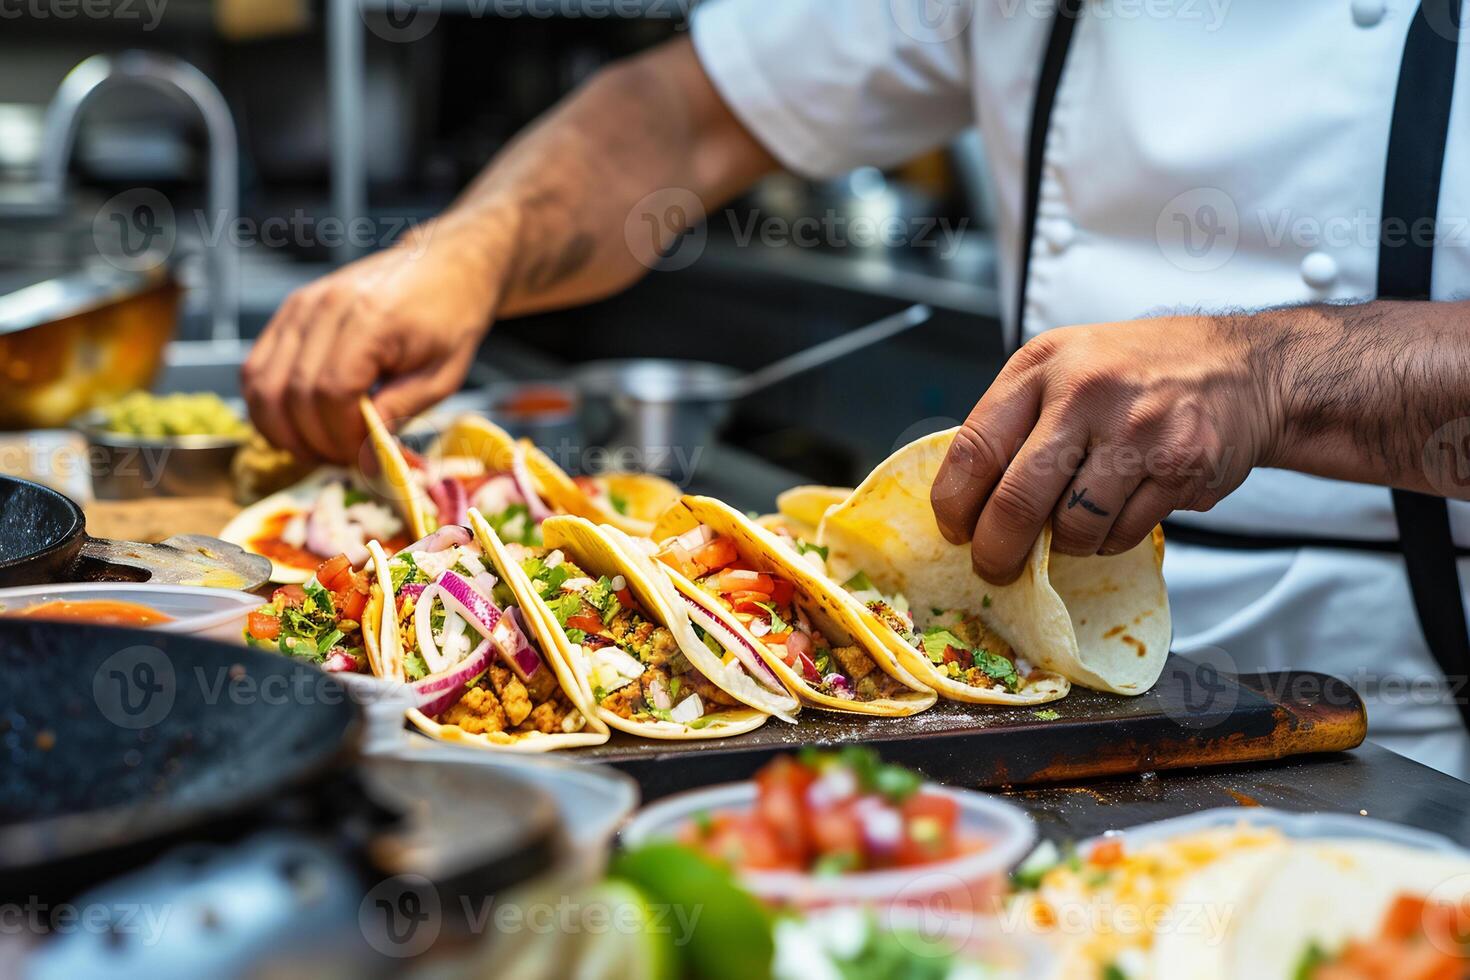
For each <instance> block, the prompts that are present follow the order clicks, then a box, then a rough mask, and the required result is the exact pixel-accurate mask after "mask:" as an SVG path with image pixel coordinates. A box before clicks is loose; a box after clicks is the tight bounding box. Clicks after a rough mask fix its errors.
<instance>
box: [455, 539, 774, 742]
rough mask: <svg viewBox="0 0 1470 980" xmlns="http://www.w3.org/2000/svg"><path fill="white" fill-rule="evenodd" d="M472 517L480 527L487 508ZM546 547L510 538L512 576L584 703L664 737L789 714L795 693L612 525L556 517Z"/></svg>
mask: <svg viewBox="0 0 1470 980" xmlns="http://www.w3.org/2000/svg"><path fill="white" fill-rule="evenodd" d="M470 520H471V521H472V522H474V523H475V526H476V527H477V528H478V527H479V521H480V518H479V515H477V514H476V513H474V512H473V511H472V512H471V515H470ZM542 531H543V535H544V538H545V547H543V548H516V547H508V548H507V556H508V562H507V567H508V569H509V574H508V576H507V580H508V581H509V582H510V585H511V588H512V589H513V590H515V591H516V592H517V593H518V595H519V597H520V601H521V604H522V606H523V607H526V608H534V609H535V610H536V613H537V615H538V616H539V617H540V619H541V621H542V623H543V625H544V627H545V629H546V631H547V632H548V633H550V634H551V635H552V637H553V640H554V642H555V645H556V649H557V651H558V653H559V654H560V656H561V657H562V659H563V661H564V662H565V663H566V664H567V665H569V666H570V668H571V671H572V673H573V674H574V675H575V676H576V678H577V682H578V683H579V685H580V688H581V693H582V696H583V697H584V699H585V700H586V702H587V703H588V704H590V705H593V706H594V712H595V713H596V714H597V716H598V717H599V718H601V719H602V720H603V721H604V722H606V723H607V724H608V725H610V726H611V727H613V728H617V729H620V730H622V731H625V732H630V733H632V734H634V735H643V736H645V737H648V738H662V739H702V738H723V737H726V736H729V735H738V734H741V733H743V732H748V731H751V730H752V729H755V728H758V727H760V726H761V725H762V724H764V723H765V721H766V719H767V718H768V717H769V712H778V713H780V714H783V715H785V716H786V717H787V718H788V719H789V718H790V715H791V714H792V713H793V712H794V711H795V709H796V706H797V705H796V701H795V699H794V698H792V697H791V695H790V694H789V693H788V692H786V691H784V690H780V691H779V692H778V690H775V689H773V688H779V685H778V684H774V685H770V686H765V685H762V684H760V683H758V682H757V681H756V680H755V679H754V678H752V677H751V675H750V674H748V673H746V672H745V668H744V667H743V666H742V665H741V663H740V661H739V658H738V657H737V656H736V655H735V654H733V653H732V652H731V651H728V650H725V649H723V648H721V649H719V652H718V653H717V652H716V649H715V648H717V647H720V644H719V643H718V642H717V641H715V640H714V639H713V638H712V637H711V636H710V634H708V633H706V634H704V635H703V636H701V635H700V634H697V633H696V632H695V630H694V627H693V626H692V625H691V623H690V621H689V617H688V615H687V614H686V613H685V612H684V611H683V609H682V608H678V609H676V608H673V607H672V606H671V605H670V604H669V602H668V600H667V597H666V594H665V593H664V592H661V591H660V590H659V588H658V587H657V585H656V584H655V581H654V580H653V579H652V578H651V577H650V576H649V574H648V572H649V571H650V569H649V568H647V567H646V566H643V565H640V563H638V562H636V561H634V560H632V559H630V557H629V555H628V554H627V553H626V552H625V551H624V550H623V548H622V547H620V546H619V545H618V544H617V543H615V542H614V540H613V539H612V538H610V537H609V535H608V533H606V531H605V530H604V529H600V528H598V527H597V526H596V525H594V524H592V523H591V522H590V521H588V520H586V519H584V518H580V517H569V516H563V517H554V518H551V519H550V520H548V521H547V522H546V523H545V525H544V526H543V528H542Z"/></svg>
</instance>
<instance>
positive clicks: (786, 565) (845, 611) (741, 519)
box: [654, 495, 937, 717]
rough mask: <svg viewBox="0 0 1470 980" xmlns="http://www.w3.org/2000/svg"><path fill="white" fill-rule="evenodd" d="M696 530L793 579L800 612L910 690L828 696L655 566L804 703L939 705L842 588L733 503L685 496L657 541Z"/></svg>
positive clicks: (878, 707)
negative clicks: (728, 541) (863, 697)
mask: <svg viewBox="0 0 1470 980" xmlns="http://www.w3.org/2000/svg"><path fill="white" fill-rule="evenodd" d="M699 524H706V525H708V526H709V527H710V528H712V529H713V530H714V531H715V532H716V533H718V534H723V535H725V536H727V537H729V538H732V539H733V540H734V541H735V543H736V547H737V548H738V549H739V551H740V557H741V558H742V559H743V560H744V561H745V562H746V563H748V564H750V565H751V566H752V567H753V568H755V569H757V570H759V571H762V572H765V573H768V574H773V575H778V576H780V577H781V578H785V579H788V580H790V581H791V583H792V585H793V586H795V589H796V597H797V601H798V602H799V603H800V605H801V608H802V611H803V612H805V613H806V615H807V618H808V619H810V620H811V621H812V624H813V625H815V626H816V627H817V628H818V629H819V630H821V631H822V634H823V635H824V636H826V637H827V638H828V639H829V640H831V641H832V642H833V643H836V644H839V645H842V646H846V645H848V644H855V645H857V646H859V647H862V648H863V650H864V651H865V652H866V653H867V654H868V655H869V656H870V657H872V658H873V660H874V662H875V663H877V665H878V669H879V670H882V671H883V672H884V673H885V674H887V675H888V676H890V677H892V678H893V679H894V680H897V681H898V682H899V683H901V684H903V685H904V686H905V687H907V688H909V690H910V692H911V693H909V694H905V695H902V696H900V697H897V698H882V699H878V700H873V701H848V700H844V699H842V698H835V697H832V696H830V695H827V694H823V693H821V692H820V691H818V690H816V689H815V688H813V687H812V686H811V685H810V684H808V683H807V682H806V681H805V680H804V679H803V678H802V676H801V675H800V674H799V673H797V672H796V671H795V670H793V669H792V668H790V667H788V666H787V665H786V663H785V662H783V661H782V660H781V658H779V657H776V656H772V655H770V654H769V653H768V652H767V650H766V646H765V644H764V643H762V642H761V641H760V640H759V639H758V638H756V637H755V636H753V635H751V633H750V631H749V630H747V629H746V628H745V626H744V625H742V624H741V623H740V622H739V621H738V620H736V619H735V618H734V617H733V616H731V615H730V614H729V613H728V612H727V611H726V610H725V609H724V607H723V606H722V605H721V604H720V603H718V602H714V601H712V600H711V597H710V596H708V595H707V594H705V592H704V590H702V589H700V588H699V586H697V585H695V584H694V583H693V582H691V581H689V580H688V579H687V578H685V577H684V576H683V575H680V574H679V573H678V572H676V571H674V570H673V569H671V568H666V567H664V566H662V565H659V566H658V567H659V569H660V570H661V571H663V572H664V574H666V575H667V576H668V578H669V580H670V581H672V582H673V583H674V585H675V586H676V587H677V588H678V589H679V591H680V592H682V593H684V594H685V595H686V596H688V597H689V598H691V599H693V600H694V601H696V602H698V603H699V604H700V605H701V606H703V607H704V608H705V609H707V610H709V611H710V612H711V613H713V614H714V615H715V616H717V617H718V618H719V619H720V621H721V622H723V623H724V624H725V625H726V626H728V627H729V628H730V629H732V630H733V631H735V632H736V633H738V634H739V635H740V636H742V637H743V638H745V639H746V640H747V642H749V643H750V644H751V645H752V646H754V647H755V649H756V650H758V651H760V653H761V655H762V657H763V659H764V660H765V662H766V663H767V664H768V665H769V666H770V667H771V669H772V670H773V671H775V672H776V675H777V676H778V677H780V678H781V680H782V681H783V682H784V683H785V684H786V686H787V687H788V688H789V689H791V690H793V691H795V692H796V693H797V694H798V695H799V696H800V697H801V699H802V700H803V701H805V702H806V703H808V704H811V705H813V706H816V707H820V708H825V709H827V710H830V711H842V712H848V713H852V714H869V715H884V716H887V717H897V716H900V715H912V714H917V713H918V712H920V711H923V710H924V709H926V708H928V707H929V706H931V705H932V704H934V702H935V701H936V700H937V696H936V695H935V693H934V691H933V690H931V689H930V688H928V687H925V686H924V684H923V683H921V682H920V681H919V680H918V679H917V678H915V677H914V676H913V675H912V674H910V673H909V672H908V671H907V670H905V669H904V668H903V667H902V666H901V665H900V664H899V663H898V661H897V660H896V659H895V657H894V656H893V654H892V652H891V651H889V650H888V648H887V647H885V646H884V645H883V644H882V643H881V642H880V641H879V640H878V639H877V638H876V637H875V636H873V634H872V633H871V632H870V631H869V630H868V629H867V628H866V627H865V626H864V625H863V623H862V622H861V621H860V620H859V619H858V618H857V616H855V615H854V613H853V610H852V608H851V606H850V605H849V603H848V602H847V601H846V600H845V599H844V598H843V593H842V590H841V589H840V588H838V587H837V586H836V585H834V584H833V583H831V582H828V581H827V580H826V579H824V578H822V576H820V575H818V574H816V573H815V572H814V571H813V570H812V569H811V568H810V567H809V566H807V565H806V564H805V563H804V562H802V561H801V560H800V559H799V558H797V557H796V556H795V555H794V554H793V553H792V552H791V551H790V550H789V549H787V548H785V547H783V546H782V545H781V542H780V541H779V540H777V539H776V537H775V536H774V535H772V534H771V532H770V531H767V530H766V529H765V528H762V527H760V526H758V525H757V524H756V523H755V522H753V521H751V520H750V519H749V518H748V517H746V516H745V515H744V514H742V513H740V512H739V511H737V510H735V509H734V508H732V507H730V506H729V505H728V504H726V503H724V502H722V501H719V500H716V499H714V498H713V497H698V496H693V495H690V496H685V497H684V498H683V499H682V500H681V501H680V502H679V506H677V507H674V508H671V509H670V510H668V511H667V512H665V514H664V516H663V517H661V518H659V521H658V525H657V526H656V527H655V529H654V539H655V540H657V541H665V540H667V539H668V538H670V537H673V536H674V535H677V534H682V533H683V532H685V531H687V530H690V529H691V528H693V527H695V526H696V525H699Z"/></svg>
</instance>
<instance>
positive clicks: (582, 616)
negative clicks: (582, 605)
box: [567, 609, 602, 633]
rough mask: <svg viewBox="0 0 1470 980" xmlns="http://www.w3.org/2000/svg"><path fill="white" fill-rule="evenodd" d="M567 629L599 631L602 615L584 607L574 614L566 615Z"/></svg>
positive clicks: (587, 631)
mask: <svg viewBox="0 0 1470 980" xmlns="http://www.w3.org/2000/svg"><path fill="white" fill-rule="evenodd" d="M567 629H569V630H581V631H582V632H584V633H601V632H602V617H601V616H599V615H598V614H597V613H596V612H595V611H589V610H585V609H584V610H583V611H582V612H579V613H577V614H576V615H575V616H568V617H567Z"/></svg>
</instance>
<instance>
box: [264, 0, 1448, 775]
mask: <svg viewBox="0 0 1470 980" xmlns="http://www.w3.org/2000/svg"><path fill="white" fill-rule="evenodd" d="M1459 6H1460V0H1424V2H1423V6H1422V9H1421V7H1420V4H1419V3H1418V2H1416V0H1300V2H1293V3H1281V2H1278V0H1085V2H1084V0H973V2H966V0H844V2H841V3H833V2H831V0H782V2H780V3H771V2H769V0H714V2H710V3H707V4H703V5H701V6H700V8H699V9H698V12H697V14H696V16H695V17H694V21H693V28H692V31H691V33H690V36H689V37H687V38H681V39H679V40H676V41H674V42H671V43H669V44H667V45H665V46H663V47H661V48H658V49H656V50H654V51H652V52H649V53H647V54H645V55H642V56H640V57H637V58H634V59H631V60H629V61H625V62H622V63H619V64H616V65H613V66H611V67H609V68H607V69H606V70H604V71H603V72H601V73H600V74H599V75H597V76H596V77H595V78H593V79H592V80H591V81H590V82H589V83H588V84H586V85H585V86H583V87H582V88H581V89H580V90H579V91H577V92H576V93H574V94H573V95H572V96H570V97H569V98H568V99H567V100H566V101H565V102H563V103H562V104H561V105H560V106H558V107H556V108H555V109H554V110H552V111H551V112H550V113H548V115H547V116H546V117H545V118H543V119H542V120H540V121H539V122H538V123H537V124H536V125H534V126H533V127H531V128H530V130H529V131H527V132H526V133H525V134H524V135H523V136H522V137H521V138H520V139H519V140H517V141H516V142H515V143H514V144H512V145H511V146H510V147H508V148H507V149H506V150H505V151H504V152H503V153H502V154H500V155H499V156H498V157H497V158H496V159H495V160H494V161H492V162H491V164H490V165H489V166H488V167H487V169H486V170H485V172H484V173H483V174H482V175H481V176H480V177H479V178H478V179H477V180H476V182H475V183H474V184H473V185H472V186H471V187H470V188H468V189H467V190H466V191H465V193H464V194H463V195H462V197H461V198H460V200H459V201H457V202H456V203H455V205H454V206H453V207H452V208H451V209H450V210H449V211H448V212H446V213H445V214H444V215H443V216H441V217H440V218H439V219H438V220H437V221H435V222H434V223H432V224H431V225H428V226H425V227H423V228H420V229H419V230H418V231H417V232H416V233H415V234H414V235H413V236H412V238H411V239H410V240H408V241H405V242H403V243H401V244H400V245H399V246H397V247H395V248H394V249H391V250H389V251H386V252H383V253H380V254H378V255H375V256H373V257H371V258H368V259H365V260H363V261H361V262H358V263H356V264H354V265H351V266H348V267H346V268H344V269H342V270H341V271H339V272H336V273H334V274H332V275H331V276H328V277H327V278H325V279H323V280H321V281H319V282H316V283H314V284H312V285H309V286H307V287H305V288H303V289H302V290H300V291H298V292H297V293H296V294H294V295H293V296H292V297H291V298H290V299H289V300H288V302H287V303H286V304H285V306H284V307H283V308H282V310H281V311H280V313H279V314H278V315H277V316H276V318H275V320H274V321H273V322H272V323H271V325H270V327H269V328H268V330H267V331H266V332H265V334H264V335H263V337H262V338H261V340H260V342H259V343H258V344H257V346H256V348H255V350H254V352H253V354H252V356H251V358H250V360H249V363H248V364H247V366H246V370H245V382H246V394H247V398H248V399H249V402H250V406H251V411H252V415H253V416H254V418H255V421H256V422H257V424H258V425H259V426H260V428H261V429H262V430H263V431H264V432H265V434H266V435H267V436H269V437H270V438H271V439H272V440H274V441H275V442H276V443H277V444H279V445H281V446H283V447H286V448H289V449H292V450H294V451H296V452H298V453H301V454H304V455H309V456H321V457H326V458H336V459H341V458H343V457H344V456H346V455H351V454H352V452H353V450H354V448H355V447H357V446H359V445H360V443H361V440H362V437H363V432H362V429H361V423H360V421H359V420H358V418H357V415H356V413H355V412H354V410H353V402H354V399H356V398H357V396H358V395H359V394H361V393H364V392H366V391H369V390H373V389H375V390H376V395H375V400H376V402H377V404H378V406H379V408H380V409H381V410H382V412H383V413H384V414H385V415H386V416H388V417H403V416H406V415H408V414H411V413H413V412H415V411H417V410H420V409H422V408H424V407H426V406H428V405H430V404H432V403H434V402H435V401H437V400H439V399H440V398H442V397H444V396H446V395H448V394H449V393H451V392H452V391H454V390H455V389H456V388H457V387H458V386H459V384H460V383H461V381H462V379H463V377H464V375H465V373H466V370H467V368H468V366H469V364H470V361H471V359H472V357H473V356H474V352H475V349H476V346H477V345H478V343H479V341H480V340H481V339H482V337H483V336H484V334H485V332H486V330H487V329H488V328H489V325H490V324H491V322H492V321H493V320H495V319H497V318H500V317H508V316H516V315H519V314H523V313H531V312H535V311H539V310H546V309H551V308H555V307H563V306H567V305H570V304H575V303H582V302H587V301H589V300H593V299H596V298H599V297H602V296H606V295H608V294H610V293H613V292H616V291H618V290H620V289H622V288H624V287H626V286H628V285H629V284H630V283H632V282H633V281H634V280H635V279H637V278H638V277H639V276H641V275H642V274H643V273H644V272H645V271H646V269H647V267H648V266H649V265H651V264H652V263H653V262H654V261H655V260H656V258H657V251H658V249H659V248H664V247H667V246H669V245H670V244H671V243H673V242H674V241H675V236H676V235H677V234H679V233H680V232H681V231H682V230H683V227H684V225H685V224H687V222H689V221H693V220H697V218H698V216H699V212H700V211H701V210H703V211H706V212H707V211H711V210H713V209H715V208H718V207H719V206H721V205H722V204H723V203H724V202H726V201H728V200H729V199H731V198H732V197H734V196H735V195H737V194H739V193H740V192H741V191H743V190H744V189H746V188H748V187H749V186H751V184H752V183H753V182H755V181H756V180H757V179H759V178H760V177H762V176H763V175H765V174H768V173H770V172H772V171H773V170H776V169H778V168H782V167H784V168H787V169H790V170H793V171H796V172H798V173H801V174H805V175H809V176H812V177H821V176H827V175H834V174H839V173H841V172H844V171H846V170H849V169H851V168H853V167H856V166H859V165H863V164H871V165H878V166H885V165H891V164H897V163H899V162H902V161H904V160H906V159H908V158H911V157H913V156H914V155H916V154H918V153H920V152H922V151H924V150H926V149H929V148H932V147H935V146H938V145H941V144H943V143H945V142H946V141H948V140H950V139H952V138H953V137H955V136H956V135H958V134H960V133H961V132H962V131H963V130H965V129H966V128H967V127H970V126H974V125H978V126H979V127H980V130H981V132H982V134H983V136H984V141H985V147H986V153H987V154H988V157H989V164H990V169H991V171H992V172H993V174H994V176H995V181H996V190H997V195H996V197H997V200H998V201H999V206H998V210H999V214H998V237H999V244H1000V248H1001V256H1002V259H1003V261H1002V264H1001V285H1002V287H1003V288H1002V297H1003V300H1004V303H1003V307H1004V320H1005V323H1006V324H1007V329H1008V330H1009V331H1010V332H1011V333H1010V336H1011V338H1012V343H1013V344H1014V346H1015V348H1016V350H1015V353H1014V355H1013V356H1012V357H1011V358H1010V360H1009V362H1008V363H1007V365H1006V367H1005V368H1004V370H1003V371H1002V373H1001V375H1000V376H999V378H998V379H997V380H996V381H995V382H994V383H993V384H992V385H990V386H989V387H988V389H986V390H983V391H982V390H981V388H982V387H983V386H982V385H981V383H979V382H977V391H976V395H977V397H978V398H979V402H978V404H977V405H976V408H975V410H974V412H973V413H972V414H971V415H970V417H969V419H968V420H967V421H966V422H965V424H964V427H963V429H962V430H961V433H960V436H959V437H958V438H957V439H956V442H955V445H954V447H953V449H952V450H951V452H950V455H949V458H948V459H947V460H946V463H945V466H944V468H943V470H942V471H941V474H940V476H939V478H938V480H937V481H936V482H935V485H934V491H933V503H934V508H935V514H936V518H937V520H938V521H939V524H940V527H941V528H942V529H943V530H944V532H945V533H946V535H947V536H949V537H950V538H951V539H952V540H954V541H956V542H963V541H972V542H973V545H972V550H973V555H974V561H975V565H976V568H977V570H979V571H980V572H981V573H982V574H984V575H985V576H986V577H987V578H989V579H991V580H995V581H1004V580H1007V579H1009V578H1012V577H1014V576H1015V574H1016V573H1017V571H1018V569H1019V567H1020V564H1021V561H1022V558H1023V556H1024V555H1025V553H1026V551H1027V549H1028V548H1029V547H1030V546H1031V544H1032V542H1033V541H1034V540H1035V538H1036V536H1037V534H1038V533H1039V531H1040V529H1041V527H1042V525H1043V523H1044V522H1045V521H1047V520H1052V521H1054V523H1055V539H1054V545H1055V547H1056V548H1059V549H1061V550H1062V551H1064V552H1068V553H1075V554H1092V553H1099V552H1101V553H1104V554H1106V553H1110V552H1116V551H1118V550H1120V549H1125V548H1128V547H1130V546H1132V545H1134V544H1136V543H1137V542H1139V541H1141V540H1142V539H1143V538H1144V536H1145V535H1146V534H1147V533H1148V532H1149V529H1150V528H1152V527H1153V526H1154V525H1155V524H1156V523H1158V522H1159V521H1161V520H1165V519H1166V518H1167V519H1168V520H1169V525H1168V527H1169V531H1170V534H1169V539H1170V540H1169V547H1168V554H1167V557H1166V565H1165V573H1166V577H1167V579H1168V582H1169V588H1170V593H1171V597H1172V603H1173V610H1174V622H1175V649H1177V650H1179V651H1180V652H1183V653H1187V654H1193V655H1194V656H1196V657H1197V658H1199V660H1200V661H1201V662H1208V663H1210V664H1212V665H1214V666H1217V667H1219V668H1221V669H1234V670H1241V671H1256V670H1274V669H1281V668H1288V667H1291V668H1309V669H1314V670H1319V671H1325V672H1330V673H1333V674H1337V675H1340V676H1343V677H1346V678H1347V679H1348V680H1350V681H1351V682H1352V683H1353V684H1354V685H1356V687H1357V688H1358V690H1359V691H1360V692H1361V693H1362V694H1363V696H1364V697H1365V699H1366V700H1367V702H1368V706H1369V716H1370V720H1371V733H1372V737H1374V738H1375V739H1377V740H1379V741H1381V742H1382V743H1384V744H1386V745H1388V746H1389V747H1391V748H1393V749H1396V750H1398V751H1400V752H1403V753H1405V754H1407V755H1409V756H1411V757H1413V758H1416V759H1419V760H1421V761H1423V762H1425V763H1427V764H1430V765H1433V766H1436V767H1438V768H1441V769H1443V770H1446V771H1448V772H1451V773H1454V774H1457V775H1460V776H1461V777H1462V778H1464V777H1465V776H1466V775H1467V774H1470V739H1467V737H1466V729H1465V726H1464V723H1463V721H1462V710H1463V709H1464V699H1465V695H1466V691H1464V690H1463V687H1464V681H1465V675H1466V673H1467V666H1470V665H1467V658H1470V643H1467V641H1466V628H1465V617H1464V607H1463V599H1462V590H1461V589H1460V587H1459V577H1458V573H1457V562H1459V563H1460V564H1463V562H1461V561H1460V559H1462V557H1463V555H1464V554H1465V552H1464V551H1463V548H1464V547H1465V546H1466V545H1470V509H1467V508H1466V507H1465V506H1464V505H1463V504H1461V503H1459V502H1452V503H1450V504H1448V506H1447V505H1446V503H1445V500H1444V498H1446V497H1451V498H1454V497H1459V498H1464V497H1466V496H1467V495H1470V306H1467V305H1466V304H1465V303H1461V302H1456V301H1455V298H1456V297H1459V296H1462V295H1465V294H1466V292H1467V290H1470V248H1467V241H1470V111H1467V107H1470V91H1467V88H1470V67H1466V68H1464V69H1462V70H1460V71H1459V72H1456V58H1457V55H1458V53H1459V48H1460V47H1461V44H1460V40H1461V35H1460V29H1459V17H1460V10H1459ZM1457 89H1458V91H1457ZM1452 104H1454V105H1457V106H1458V107H1459V109H1458V111H1457V112H1454V113H1451V106H1452ZM640 229H646V231H642V232H640V231H639V230H640ZM1431 301H1438V302H1431ZM1390 488H1397V489H1395V490H1390Z"/></svg>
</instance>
